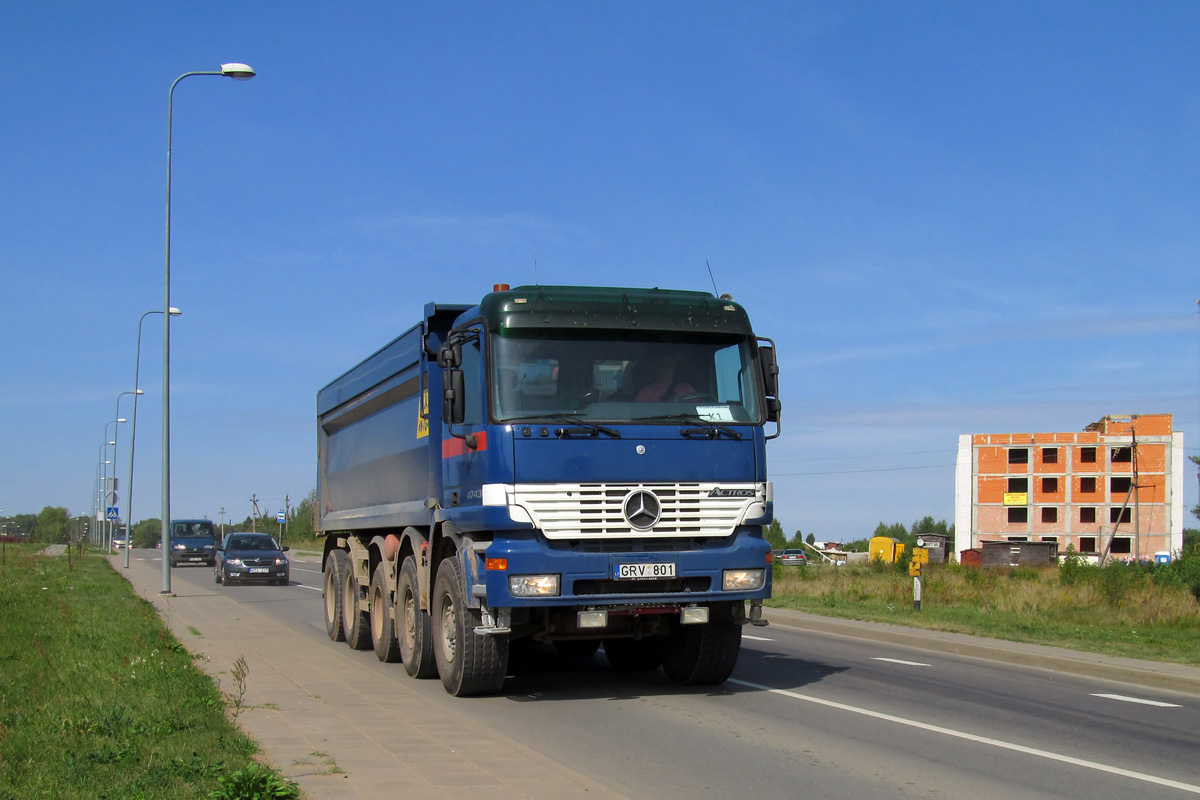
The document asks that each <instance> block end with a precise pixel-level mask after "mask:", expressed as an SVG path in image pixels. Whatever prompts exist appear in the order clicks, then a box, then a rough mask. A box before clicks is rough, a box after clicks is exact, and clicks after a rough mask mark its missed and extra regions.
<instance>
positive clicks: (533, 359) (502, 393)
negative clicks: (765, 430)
mask: <svg viewBox="0 0 1200 800" xmlns="http://www.w3.org/2000/svg"><path fill="white" fill-rule="evenodd" d="M753 355H754V350H753V343H752V342H751V341H750V340H749V339H748V338H747V337H744V336H738V335H730V334H724V335H720V334H713V335H708V336H705V335H702V334H701V335H698V334H694V333H688V334H680V333H658V332H649V331H647V332H643V331H636V330H634V331H612V330H607V331H597V330H588V331H582V330H581V331H562V330H546V329H519V330H509V331H506V332H505V333H504V334H503V335H496V336H494V337H493V338H492V358H491V369H490V372H491V383H492V386H493V387H494V388H493V391H492V392H491V404H492V417H493V418H494V419H495V420H497V421H500V422H503V421H516V420H521V419H536V418H539V417H547V416H554V415H569V416H571V417H575V418H577V419H586V420H596V421H602V422H650V423H654V422H663V423H675V424H678V423H679V422H681V421H684V422H686V421H688V420H689V419H692V420H694V421H707V422H715V423H745V424H757V423H759V422H761V417H760V411H759V408H760V406H759V399H758V393H759V390H758V379H757V377H756V368H755V366H754V364H755V362H754V359H753Z"/></svg>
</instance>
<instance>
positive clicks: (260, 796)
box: [208, 764, 300, 800]
mask: <svg viewBox="0 0 1200 800" xmlns="http://www.w3.org/2000/svg"><path fill="white" fill-rule="evenodd" d="M220 784H221V788H219V789H214V790H213V791H211V792H209V793H208V800H299V797H300V788H299V787H298V786H296V784H294V783H292V782H291V781H289V780H288V779H287V778H285V777H283V776H282V775H280V774H279V773H277V772H275V770H273V769H271V768H270V767H264V766H262V765H261V764H250V765H249V766H247V767H244V768H242V769H239V770H236V771H234V772H231V773H229V774H228V775H224V776H222V777H221V778H220Z"/></svg>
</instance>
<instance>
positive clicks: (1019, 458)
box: [1008, 447, 1029, 464]
mask: <svg viewBox="0 0 1200 800" xmlns="http://www.w3.org/2000/svg"><path fill="white" fill-rule="evenodd" d="M1008 463H1010V464H1028V463H1029V448H1028V447H1014V448H1012V449H1011V450H1009V451H1008Z"/></svg>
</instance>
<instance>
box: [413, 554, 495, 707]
mask: <svg viewBox="0 0 1200 800" xmlns="http://www.w3.org/2000/svg"><path fill="white" fill-rule="evenodd" d="M465 598H466V591H465V590H464V588H463V579H462V571H461V569H460V567H459V564H458V559H457V558H447V559H445V560H444V561H442V563H441V564H440V565H439V566H438V571H437V579H436V580H435V581H434V582H433V620H432V621H433V637H434V643H433V655H434V658H435V659H436V661H437V670H438V675H439V676H440V677H441V679H442V685H443V686H445V687H446V691H447V692H449V693H450V694H452V695H454V696H455V697H470V696H472V695H480V694H493V693H495V692H498V691H500V687H502V686H503V685H504V673H505V672H506V671H507V669H508V636H507V634H498V635H494V636H487V635H480V634H477V633H475V626H476V625H477V624H479V613H478V612H477V611H473V610H472V609H469V608H467V604H466V602H465Z"/></svg>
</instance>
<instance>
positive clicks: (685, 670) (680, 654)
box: [662, 620, 742, 686]
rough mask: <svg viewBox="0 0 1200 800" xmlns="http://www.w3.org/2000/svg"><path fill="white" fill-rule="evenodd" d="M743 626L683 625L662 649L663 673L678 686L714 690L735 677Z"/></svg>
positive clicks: (729, 623)
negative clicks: (707, 687)
mask: <svg viewBox="0 0 1200 800" xmlns="http://www.w3.org/2000/svg"><path fill="white" fill-rule="evenodd" d="M741 649H742V626H741V625H738V624H737V623H736V622H733V621H731V620H713V621H711V622H707V623H705V624H703V625H680V626H679V627H678V628H677V629H676V630H675V631H674V632H673V633H672V634H671V636H670V637H668V638H667V639H666V640H665V641H664V642H663V645H662V664H663V672H665V673H667V677H668V678H670V679H671V680H673V681H675V682H676V683H682V684H685V685H688V686H711V685H713V684H716V683H724V682H725V680H726V679H728V678H729V676H730V675H732V674H733V668H734V667H735V666H736V665H737V659H738V654H739V653H740V652H741Z"/></svg>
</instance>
